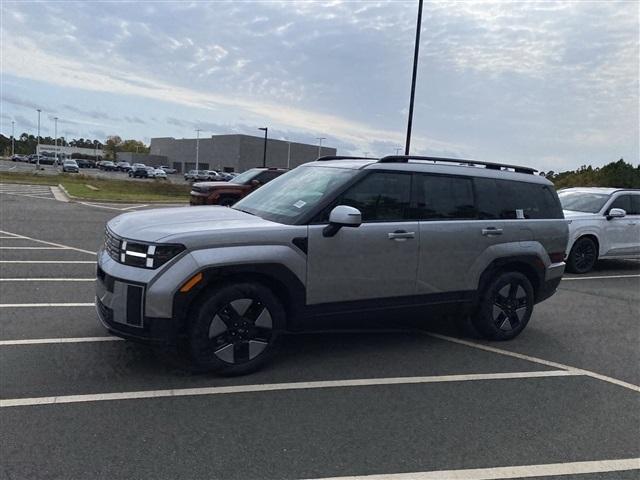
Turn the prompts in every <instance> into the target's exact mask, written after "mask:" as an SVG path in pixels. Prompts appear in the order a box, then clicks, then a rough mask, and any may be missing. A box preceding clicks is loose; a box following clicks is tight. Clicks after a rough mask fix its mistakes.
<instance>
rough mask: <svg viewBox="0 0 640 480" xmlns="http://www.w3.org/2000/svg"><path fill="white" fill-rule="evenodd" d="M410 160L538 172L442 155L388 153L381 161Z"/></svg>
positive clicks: (399, 161) (400, 161) (527, 168)
mask: <svg viewBox="0 0 640 480" xmlns="http://www.w3.org/2000/svg"><path fill="white" fill-rule="evenodd" d="M409 160H420V161H425V162H434V163H436V162H445V163H455V164H457V165H468V166H474V165H484V167H485V168H487V169H489V170H502V169H503V168H512V169H513V170H514V171H515V172H517V173H530V174H533V173H534V172H537V170H536V169H535V168H531V167H521V166H520V165H509V164H506V163H492V162H480V161H478V160H465V159H462V158H442V157H420V156H416V155H388V156H386V157H382V158H381V159H380V160H379V163H406V162H408V161H409Z"/></svg>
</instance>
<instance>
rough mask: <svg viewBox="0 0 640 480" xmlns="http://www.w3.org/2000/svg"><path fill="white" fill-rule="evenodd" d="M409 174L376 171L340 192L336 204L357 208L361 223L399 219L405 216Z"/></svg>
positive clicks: (407, 207) (409, 180)
mask: <svg viewBox="0 0 640 480" xmlns="http://www.w3.org/2000/svg"><path fill="white" fill-rule="evenodd" d="M410 191H411V175H409V174H401V173H387V172H379V173H378V172H376V173H371V174H369V175H367V176H366V177H365V178H364V179H362V180H361V181H360V182H358V183H356V184H355V185H354V186H353V187H351V188H350V189H348V190H347V191H346V192H345V193H343V194H342V195H341V197H340V199H339V200H338V202H337V203H336V205H348V206H350V207H355V208H357V209H358V210H360V213H361V214H362V221H364V222H375V221H378V222H384V221H391V222H392V221H399V220H403V219H405V218H407V214H408V210H409V192H410Z"/></svg>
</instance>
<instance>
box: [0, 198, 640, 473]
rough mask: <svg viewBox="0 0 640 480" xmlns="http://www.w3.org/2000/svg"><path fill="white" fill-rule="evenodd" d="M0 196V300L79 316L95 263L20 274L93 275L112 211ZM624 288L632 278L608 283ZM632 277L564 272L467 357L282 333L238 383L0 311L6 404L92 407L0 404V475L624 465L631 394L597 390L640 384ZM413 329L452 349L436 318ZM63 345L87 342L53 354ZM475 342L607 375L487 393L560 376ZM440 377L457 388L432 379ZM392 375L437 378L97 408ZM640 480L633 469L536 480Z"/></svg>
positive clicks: (361, 339)
mask: <svg viewBox="0 0 640 480" xmlns="http://www.w3.org/2000/svg"><path fill="white" fill-rule="evenodd" d="M0 200H1V202H0V230H2V231H3V232H9V233H4V234H3V233H0V236H2V237H4V236H9V237H11V236H12V234H17V235H21V236H24V237H30V239H24V238H20V239H16V238H15V237H14V238H0V247H7V248H2V249H0V304H3V305H6V304H21V305H24V304H33V303H53V304H60V303H79V304H82V303H92V302H93V282H91V281H84V280H86V279H89V278H92V277H93V275H94V272H95V265H94V264H93V263H23V262H34V261H36V262H59V261H63V262H93V261H95V255H93V254H92V253H91V252H94V251H95V250H97V248H98V247H99V245H100V243H101V241H102V235H103V231H104V224H105V222H106V221H107V220H108V219H109V218H111V217H113V216H115V215H117V214H119V213H120V212H119V211H117V210H110V209H100V208H95V207H92V206H88V205H82V204H78V203H62V202H57V201H51V200H48V199H37V198H36V199H34V198H29V197H22V196H16V195H2V194H1V193H0ZM145 208H149V207H145ZM32 239H37V240H42V241H46V242H51V243H56V244H61V245H63V246H69V247H75V248H77V249H81V250H86V252H82V251H78V250H73V249H64V248H62V249H46V250H32V249H17V250H15V249H12V248H13V247H16V246H20V247H48V246H49V244H45V243H40V242H36V241H35V240H32ZM87 252H88V253H87ZM7 262H13V263H7ZM619 275H627V276H629V275H630V276H629V277H626V278H613V277H616V276H619ZM638 275H640V262H637V261H616V262H602V263H601V264H600V265H599V266H598V268H597V269H596V271H594V272H593V273H592V274H590V275H589V276H590V277H591V276H601V277H602V278H597V279H581V278H579V279H576V280H571V278H576V277H575V276H571V275H569V276H567V280H565V281H563V283H562V284H561V287H560V290H559V292H558V293H557V294H556V295H555V296H554V297H552V298H551V299H549V300H548V301H546V302H544V303H542V304H539V305H537V306H536V309H535V312H534V315H533V318H532V320H531V323H530V325H529V326H528V327H527V329H526V330H525V332H524V333H523V334H522V335H521V336H520V337H518V338H517V339H515V340H513V341H511V342H502V343H488V342H481V341H478V340H475V339H473V338H466V339H464V340H465V341H470V342H473V343H472V345H471V346H470V345H461V344H457V343H453V342H451V341H448V340H446V339H441V338H434V337H431V336H428V335H426V334H425V333H420V332H417V331H395V332H393V331H380V332H350V333H339V332H335V333H322V334H304V335H291V336H288V337H286V338H285V341H284V343H283V346H282V349H281V351H280V353H279V354H278V356H277V357H276V358H275V360H274V361H273V362H272V363H271V364H270V365H268V366H267V367H266V368H265V369H263V370H261V371H259V372H257V373H255V374H252V375H249V376H245V377H238V378H223V377H218V376H215V375H211V374H199V373H195V372H194V371H193V370H192V369H191V368H190V366H189V365H188V364H187V363H186V362H185V360H184V359H183V358H182V357H180V356H179V355H178V354H177V353H175V352H172V351H167V350H161V349H160V350H158V349H152V348H149V347H145V346H140V345H136V344H132V343H129V342H124V341H95V337H99V338H100V337H105V336H106V335H107V334H106V332H105V331H104V329H103V328H102V327H101V326H100V325H98V322H97V320H96V317H95V312H94V310H93V307H92V306H74V307H68V306H50V307H33V306H31V307H29V306H27V307H25V306H13V307H0V397H1V398H2V399H18V398H23V399H32V398H35V397H49V396H61V397H62V398H68V397H67V396H69V395H96V396H97V397H96V398H99V399H101V400H102V401H96V399H93V400H90V399H86V400H83V401H80V402H78V403H69V404H58V405H56V404H49V405H27V406H18V407H3V408H0V426H1V428H0V450H1V455H0V478H1V479H12V480H13V479H22V478H24V479H27V478H28V479H39V478H60V479H86V478H109V479H114V478H117V479H120V478H122V479H125V478H126V479H130V478H136V479H146V478H149V479H170V478H186V479H190V478H194V479H196V478H207V479H215V478H230V479H231V478H238V479H254V478H255V479H266V478H268V479H280V478H291V479H294V478H320V477H340V476H346V475H355V476H362V475H370V474H403V473H407V472H431V471H434V470H458V469H476V468H488V469H495V468H499V467H507V466H522V465H547V464H556V463H559V464H563V465H566V466H567V468H569V469H571V468H573V467H571V466H572V465H573V462H588V461H604V462H609V461H614V462H615V461H624V460H625V459H637V458H638V457H640V392H639V391H636V390H634V389H632V388H628V387H624V386H620V385H616V384H614V383H611V382H610V381H605V380H606V378H609V377H610V380H621V381H624V382H628V383H631V384H634V385H638V384H640V356H639V349H638V345H639V344H640V328H639V327H638V318H640V277H639V276H638ZM17 278H20V279H31V280H28V281H19V282H18V281H15V280H12V279H17ZM35 279H37V280H35ZM42 279H67V280H68V279H76V280H78V279H79V280H82V281H44V280H42ZM398 320H402V319H398ZM414 325H415V323H414ZM421 327H422V328H423V329H424V330H425V331H426V330H431V331H435V332H438V333H441V334H446V335H453V336H457V335H459V331H458V328H457V327H456V326H455V324H454V323H452V322H450V321H449V320H445V319H431V320H428V321H424V322H422V324H421ZM60 338H63V339H65V338H66V339H85V340H88V341H83V342H79V341H72V342H71V343H52V342H54V341H55V339H60ZM22 340H43V342H44V343H41V344H27V345H25V344H20V341H22ZM473 345H475V346H476V347H474V346H473ZM485 345H488V346H490V347H492V348H497V349H500V350H501V351H504V353H509V352H514V353H516V354H521V355H524V356H528V357H536V358H539V359H543V360H547V361H552V362H557V363H559V364H562V365H566V366H567V367H573V368H580V369H585V370H589V371H590V372H594V373H595V374H599V375H603V376H605V377H606V378H605V379H604V380H603V379H597V378H594V377H593V376H587V375H577V376H574V375H572V376H542V377H540V378H510V379H501V380H496V379H490V378H489V377H488V376H487V375H489V374H495V373H513V372H521V373H522V374H523V375H531V374H532V372H540V374H541V375H546V374H547V373H549V374H554V373H557V371H558V369H559V368H560V367H558V366H551V365H543V364H540V363H536V362H534V361H530V359H527V358H528V357H524V358H514V357H513V356H508V355H506V354H504V353H500V352H499V351H498V352H490V351H484V350H481V349H480V348H482V347H483V346H485ZM451 375H461V376H464V377H460V378H461V380H460V381H455V382H444V381H440V380H438V379H439V378H444V376H451ZM470 375H480V377H479V378H477V379H471V377H469V376H470ZM397 377H411V378H416V377H429V378H432V379H434V380H433V382H432V383H416V384H408V383H399V384H393V385H370V386H357V385H355V384H353V382H352V384H347V385H342V386H334V387H331V388H328V387H327V388H315V389H312V390H309V389H303V388H296V389H294V390H286V391H248V392H245V393H240V392H237V391H235V392H234V391H232V393H229V394H224V395H220V394H217V395H213V394H209V395H198V396H194V395H191V394H187V393H188V392H187V393H185V392H183V393H184V395H185V396H180V397H166V396H164V397H160V398H138V399H136V398H130V397H127V399H123V400H106V399H105V398H103V397H101V395H102V394H112V393H123V394H128V393H130V392H138V391H149V390H153V391H155V390H161V391H164V390H171V389H174V390H175V391H178V392H180V391H181V389H201V388H209V387H229V388H231V389H232V390H233V389H234V388H236V387H237V388H240V387H249V388H250V389H251V388H252V387H255V386H259V385H265V384H266V385H272V384H278V385H279V384H284V383H292V382H318V381H336V380H347V381H349V380H353V379H382V378H397ZM462 378H464V381H462ZM607 465H608V464H607ZM610 468H613V467H610ZM638 468H640V461H638ZM605 470H606V468H605ZM639 477H640V470H636V471H626V472H608V473H607V472H599V473H592V474H583V475H577V474H576V475H562V476H561V477H560V476H557V475H553V474H550V475H548V476H547V477H539V478H548V479H551V478H566V479H575V480H592V479H631V478H639ZM396 478H397V479H398V480H404V479H405V478H409V477H396ZM458 478H474V477H465V476H464V475H463V476H461V477H458ZM489 478H498V477H489ZM500 478H505V477H500ZM508 478H517V477H514V476H512V477H508ZM394 480H395V479H394Z"/></svg>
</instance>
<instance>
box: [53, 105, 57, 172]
mask: <svg viewBox="0 0 640 480" xmlns="http://www.w3.org/2000/svg"><path fill="white" fill-rule="evenodd" d="M53 125H54V126H53V138H54V142H53V143H54V145H55V147H56V165H57V164H58V117H53Z"/></svg>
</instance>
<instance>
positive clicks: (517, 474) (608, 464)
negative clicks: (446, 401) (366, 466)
mask: <svg viewBox="0 0 640 480" xmlns="http://www.w3.org/2000/svg"><path fill="white" fill-rule="evenodd" d="M638 469H640V458H624V459H616V460H595V461H587V462H566V463H548V464H543V465H521V466H513V467H494V468H472V469H466V470H434V471H430V472H410V473H385V474H381V475H351V476H346V477H325V478H318V479H315V480H499V479H514V478H532V477H550V476H559V475H580V474H589V473H605V472H622V471H629V470H638Z"/></svg>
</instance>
